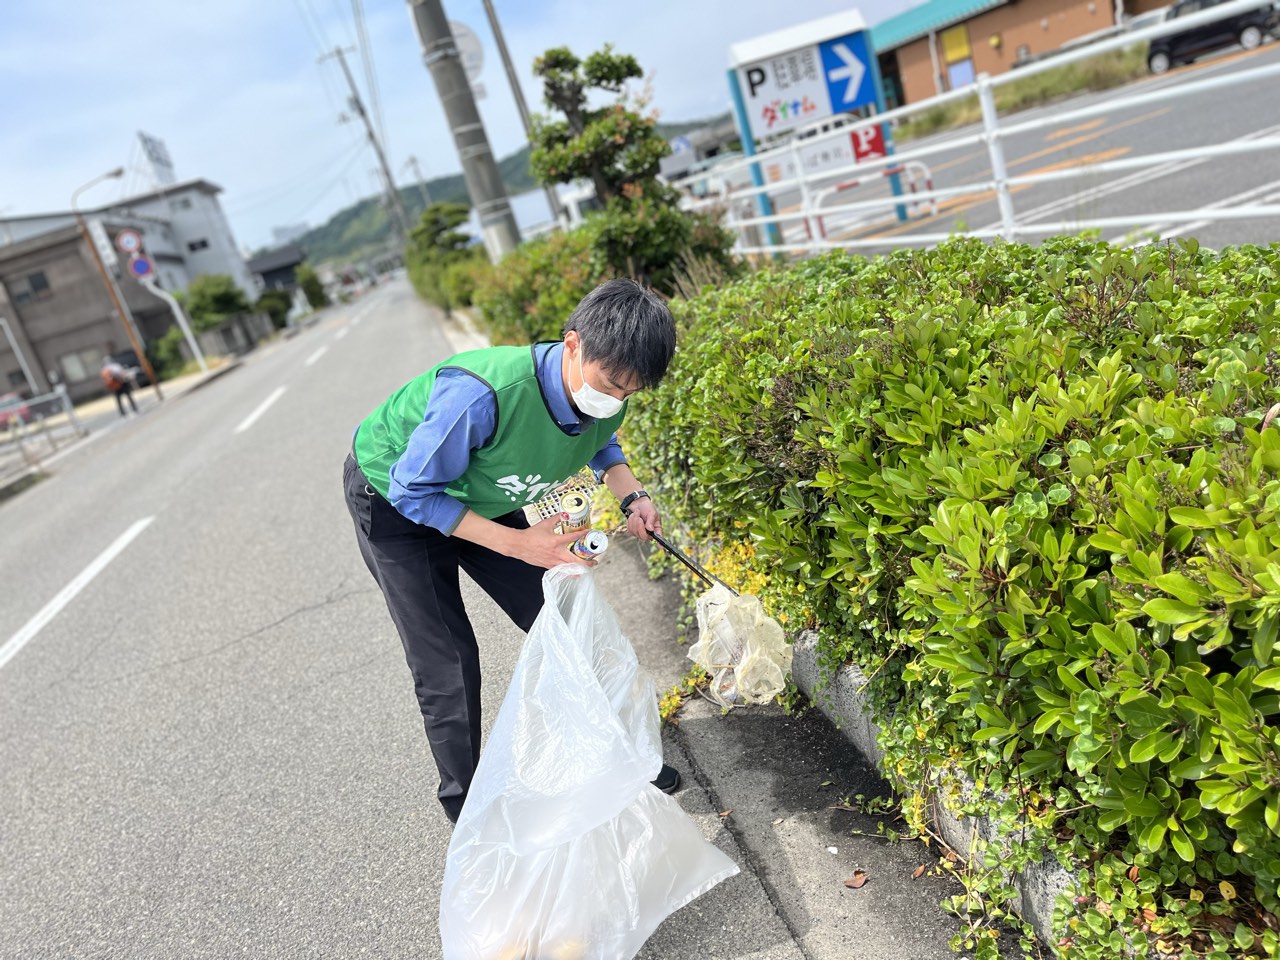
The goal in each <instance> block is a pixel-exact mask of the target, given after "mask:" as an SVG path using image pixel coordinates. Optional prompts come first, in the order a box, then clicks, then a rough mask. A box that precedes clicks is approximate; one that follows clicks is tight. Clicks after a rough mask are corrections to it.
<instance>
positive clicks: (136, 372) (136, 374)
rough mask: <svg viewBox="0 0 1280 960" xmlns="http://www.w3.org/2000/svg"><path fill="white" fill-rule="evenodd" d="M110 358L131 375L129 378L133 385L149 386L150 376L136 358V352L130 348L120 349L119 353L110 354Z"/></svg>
mask: <svg viewBox="0 0 1280 960" xmlns="http://www.w3.org/2000/svg"><path fill="white" fill-rule="evenodd" d="M111 359H112V360H114V361H115V362H116V363H118V364H120V366H122V367H124V368H125V369H126V370H128V371H129V372H130V373H131V374H132V375H133V376H132V378H131V379H132V380H133V383H134V386H138V387H149V386H151V378H150V377H148V376H147V371H146V370H145V369H143V366H142V361H140V360H139V359H138V355H137V353H135V352H134V351H132V350H121V351H120V352H119V353H113V354H111Z"/></svg>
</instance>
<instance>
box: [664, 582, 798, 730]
mask: <svg viewBox="0 0 1280 960" xmlns="http://www.w3.org/2000/svg"><path fill="white" fill-rule="evenodd" d="M697 613H698V640H697V642H696V643H695V644H694V645H693V646H692V647H690V648H689V654H688V656H689V659H690V660H692V661H693V662H694V663H696V664H698V666H700V667H702V669H703V670H706V671H707V673H709V674H710V675H711V682H710V684H709V685H708V691H707V692H708V695H709V696H710V697H711V698H712V699H713V700H715V702H716V703H718V704H720V705H721V706H722V707H731V706H733V705H734V704H737V703H768V702H769V701H770V700H772V699H773V698H774V697H776V696H777V695H778V694H780V693H781V692H782V690H783V688H784V687H785V686H786V682H787V674H788V673H789V672H790V671H791V647H790V646H789V645H788V644H787V638H786V636H785V635H784V634H783V632H782V627H781V626H779V625H778V622H777V621H776V620H774V619H773V618H771V617H770V616H768V615H767V614H766V613H765V612H764V607H763V606H761V605H760V600H759V599H758V598H757V597H753V596H751V595H750V594H743V595H741V596H735V595H734V594H733V593H732V592H730V591H729V590H728V588H726V587H725V586H724V585H723V584H720V583H717V584H716V585H715V586H713V587H712V588H711V589H710V590H708V591H707V592H706V593H704V594H703V595H702V596H700V597H699V598H698V602H697Z"/></svg>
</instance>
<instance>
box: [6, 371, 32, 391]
mask: <svg viewBox="0 0 1280 960" xmlns="http://www.w3.org/2000/svg"><path fill="white" fill-rule="evenodd" d="M25 386H28V384H27V375H26V374H25V373H23V372H22V371H21V370H10V371H9V389H10V390H17V389H20V388H22V387H25Z"/></svg>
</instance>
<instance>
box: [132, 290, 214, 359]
mask: <svg viewBox="0 0 1280 960" xmlns="http://www.w3.org/2000/svg"><path fill="white" fill-rule="evenodd" d="M140 283H141V284H142V285H143V286H144V287H146V288H147V289H148V290H149V291H150V292H151V293H152V294H154V295H155V296H157V297H159V298H160V299H161V300H163V301H164V302H165V303H167V304H168V305H169V310H170V311H171V312H172V313H173V319H175V320H177V321H178V327H179V329H181V330H182V335H183V336H184V337H186V338H187V346H188V347H190V348H191V352H192V354H194V355H195V358H196V363H198V364H200V371H201V372H202V373H208V372H209V364H207V363H205V360H204V351H202V350H201V349H200V344H199V343H198V342H197V341H196V338H195V334H194V333H192V332H191V324H189V323H187V315H186V314H185V313H183V312H182V304H180V303H178V300H177V298H176V297H174V296H173V295H172V294H170V293H169V292H168V291H167V290H162V289H161V288H160V285H159V284H158V283H156V281H155V278H154V277H144V278H143V279H142V280H141V281H140Z"/></svg>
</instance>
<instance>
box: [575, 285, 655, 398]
mask: <svg viewBox="0 0 1280 960" xmlns="http://www.w3.org/2000/svg"><path fill="white" fill-rule="evenodd" d="M570 330H577V331H578V336H580V337H581V338H582V349H583V359H585V360H594V361H597V362H598V363H600V364H602V365H603V366H604V368H605V369H606V370H608V371H609V372H610V373H614V374H620V373H632V374H635V376H636V377H638V378H639V379H640V383H641V385H642V386H645V387H655V386H657V385H658V383H659V382H660V381H661V380H662V377H663V375H664V374H666V372H667V367H668V365H670V363H671V356H672V354H674V353H675V350H676V324H675V321H674V320H673V319H672V318H671V311H670V310H668V309H667V305H666V303H665V302H664V301H663V299H662V298H661V297H659V296H658V295H657V294H656V293H654V292H653V291H652V290H646V289H645V288H644V287H642V286H640V284H638V283H636V282H635V281H634V280H623V279H619V280H606V281H605V282H604V283H602V284H600V285H599V286H598V287H596V288H595V289H594V290H592V291H591V292H590V293H588V294H587V295H586V296H585V297H583V298H582V301H581V302H580V303H579V304H578V306H577V307H576V308H574V311H573V313H572V314H571V315H570V316H569V319H568V320H567V321H565V325H564V333H568V332H569V331H570Z"/></svg>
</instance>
